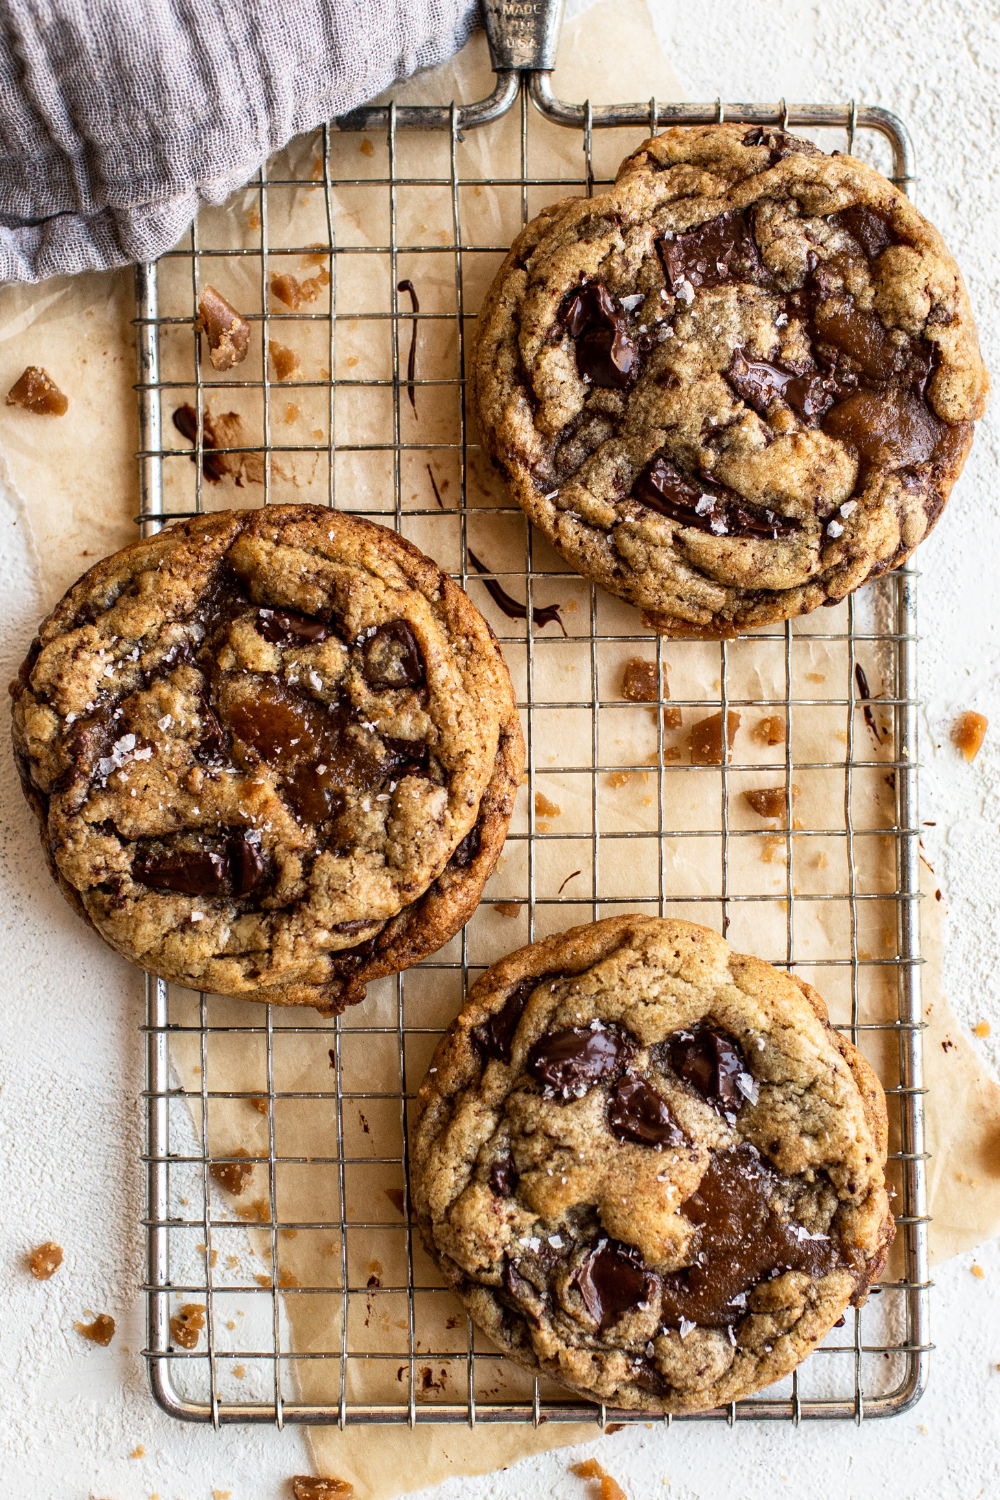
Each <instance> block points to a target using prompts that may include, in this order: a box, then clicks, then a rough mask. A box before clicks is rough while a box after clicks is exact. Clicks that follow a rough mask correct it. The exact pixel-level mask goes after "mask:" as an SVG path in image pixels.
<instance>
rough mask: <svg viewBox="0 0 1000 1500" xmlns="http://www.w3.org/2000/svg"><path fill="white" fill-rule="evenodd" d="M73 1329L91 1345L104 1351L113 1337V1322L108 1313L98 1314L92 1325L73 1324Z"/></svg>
mask: <svg viewBox="0 0 1000 1500" xmlns="http://www.w3.org/2000/svg"><path fill="white" fill-rule="evenodd" d="M73 1327H74V1328H75V1329H76V1331H77V1333H79V1334H81V1335H82V1337H83V1338H85V1339H89V1340H90V1342H91V1343H92V1344H99V1345H100V1347H101V1348H102V1349H106V1348H107V1347H108V1345H109V1344H110V1343H111V1340H112V1339H113V1338H114V1336H115V1320H114V1318H113V1317H112V1316H111V1314H110V1313H98V1314H97V1317H96V1318H95V1319H94V1321H93V1322H92V1323H74V1324H73Z"/></svg>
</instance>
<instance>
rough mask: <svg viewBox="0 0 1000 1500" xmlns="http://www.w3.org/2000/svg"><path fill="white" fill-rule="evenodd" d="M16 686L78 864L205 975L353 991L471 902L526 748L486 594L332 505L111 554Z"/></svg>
mask: <svg viewBox="0 0 1000 1500" xmlns="http://www.w3.org/2000/svg"><path fill="white" fill-rule="evenodd" d="M11 693H12V695H13V698H14V747H15V752H16V756H17V762H18V767H19V769H20V773H21V780H22V785H23V787H24V790H25V793H26V795H27V797H28V799H29V801H30V802H31V804H32V806H33V807H34V809H35V811H36V813H37V814H38V819H39V822H40V824H41V830H42V840H43V843H44V846H45V850H46V853H47V855H48V858H49V862H50V865H51V867H52V871H53V874H54V875H55V877H56V879H57V880H58V882H59V885H60V887H61V888H62V890H63V893H64V894H65V895H66V896H67V898H68V899H69V900H70V902H71V903H72V905H73V906H74V907H75V908H76V909H77V911H79V912H80V913H81V914H82V915H83V916H84V917H86V918H87V919H88V920H89V921H90V922H91V923H92V924H93V925H94V927H96V928H97V930H98V932H99V933H100V934H101V936H102V937H103V938H105V939H106V940H107V942H109V943H110V944H111V945H112V947H114V948H116V949H117V950H118V952H119V953H122V954H124V956H125V957H126V958H129V959H131V960H132V961H133V962H134V963H136V964H139V965H140V967H141V968H143V969H147V970H149V971H150V972H151V973H153V974H159V975H161V976H162V977H163V978H165V979H170V980H173V981H175V982H176V983H178V984H183V985H188V986H189V987H191V988H192V989H203V990H211V991H214V992H216V993H220V994H224V995H244V996H246V997H248V998H250V999H255V1000H273V1001H277V1002H278V1003H280V1004H287V1005H306V1004H308V1005H315V1006H317V1007H318V1008H319V1009H320V1010H324V1011H327V1012H335V1011H339V1010H342V1009H343V1007H344V1006H345V1005H347V1004H350V1003H353V1002H355V1001H357V1000H360V999H361V998H362V996H363V994H364V987H365V984H366V982H367V981H368V980H369V979H372V978H375V977H376V976H378V975H381V974H388V973H393V972H395V971H396V970H398V969H405V968H407V967H409V965H411V964H414V963H416V962H417V961H418V960H419V959H420V958H422V957H424V956H425V955H427V954H428V953H431V952H433V951H434V950H435V949H437V948H439V947H440V946H441V944H442V943H444V942H446V941H447V939H448V938H450V937H451V936H452V935H453V933H455V932H456V931H457V930H458V928H459V927H460V926H461V925H462V923H463V922H465V921H466V920H467V919H468V918H469V916H470V915H471V914H472V912H473V910H474V909H475V907H476V904H477V902H478V900H479V896H480V893H481V891H482V888H483V884H484V882H485V880H486V878H487V876H488V875H489V874H490V871H491V870H492V869H493V866H494V864H495V863H496V860H497V857H498V855H499V852H500V849H501V848H502V846H503V841H504V837H505V835H506V831H507V824H508V822H509V820H510V814H511V810H512V807H513V801H514V795H515V791H516V788H517V785H518V782H519V780H520V776H521V771H522V768H523V762H524V744H523V740H522V738H521V730H520V724H519V721H518V715H517V709H516V706H515V702H514V696H513V690H512V687H511V682H510V677H509V675H508V672H507V668H506V666H505V664H504V660H503V656H502V655H501V652H500V648H499V646H498V645H497V642H496V639H495V637H494V636H493V633H492V631H491V630H490V628H489V626H488V625H487V624H486V622H485V621H484V620H483V619H482V617H481V615H480V614H479V612H478V611H477V610H476V609H475V608H474V606H473V605H472V603H471V602H470V600H469V599H468V597H467V596H466V595H465V594H464V593H463V592H462V590H461V589H460V588H459V587H458V586H457V585H456V584H454V583H452V582H451V580H450V579H449V578H448V577H446V575H445V574H444V573H442V572H441V570H440V569H439V568H438V567H437V566H436V564H434V563H433V562H431V561H430V559H429V558H427V557H424V556H423V554H422V553H420V552H418V551H417V549H416V548H415V547H414V546H412V545H411V544H410V543H409V542H407V541H405V540H403V538H401V537H399V536H397V535H396V534H395V533H394V532H391V531H387V530H386V529H385V528H384V527H382V526H375V525H372V524H371V523H370V522H368V521H363V520H359V519H356V518H353V517H350V516H346V515H343V514H340V513H338V512H336V511H330V510H327V509H325V508H323V507H321V506H315V505H274V506H269V507H267V508H265V509H263V510H246V511H225V512H222V513H221V514H217V515H212V516H202V517H198V518H197V519H194V520H190V521H185V522H184V523H183V525H179V526H174V527H171V528H170V529H169V530H166V531H162V532H160V534H159V535H158V536H156V537H154V538H152V539H151V540H149V541H142V542H136V543H135V544H134V545H133V546H131V547H126V548H125V550H124V551H122V552H118V553H116V554H115V556H114V557H109V558H106V559H105V561H104V562H101V563H98V564H97V566H96V567H94V568H91V569H90V571H89V572H88V573H86V574H85V575H84V577H83V578H81V579H80V581H79V582H78V583H77V584H75V585H74V586H73V588H72V589H70V591H69V593H68V594H67V595H66V597H65V598H64V599H63V600H62V602H61V603H60V604H59V605H57V607H56V609H55V610H54V611H53V612H52V614H51V615H50V616H49V618H48V619H47V620H46V621H45V622H44V624H43V625H42V626H41V629H40V630H39V634H38V639H37V640H36V641H35V642H34V644H33V645H32V648H31V651H30V652H29V654H28V657H27V660H26V661H25V662H24V665H23V666H22V668H21V673H20V676H19V678H18V680H17V681H16V682H14V683H13V684H12V686H11Z"/></svg>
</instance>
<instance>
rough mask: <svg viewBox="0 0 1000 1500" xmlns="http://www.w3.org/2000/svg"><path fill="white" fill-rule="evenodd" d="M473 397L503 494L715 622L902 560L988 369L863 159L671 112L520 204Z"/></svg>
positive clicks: (962, 443)
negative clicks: (681, 121)
mask: <svg viewBox="0 0 1000 1500" xmlns="http://www.w3.org/2000/svg"><path fill="white" fill-rule="evenodd" d="M469 377H470V397H471V404H472V407H473V410H474V412H475V415H476V418H477V422H478V426H479V430H480V433H481V435H482V439H483V444H484V447H485V449H486V451H487V453H488V454H489V456H490V457H491V458H492V459H493V461H494V462H495V463H496V464H497V466H498V467H499V468H500V470H501V472H502V473H503V475H504V477H505V478H506V480H507V482H508V485H509V487H510V489H511V491H512V494H513V496H514V499H515V500H516V502H517V503H518V504H519V505H520V506H521V507H522V509H523V510H524V511H525V512H526V514H527V515H528V517H529V519H530V520H531V522H532V523H533V524H534V525H536V526H537V527H538V528H539V529H540V530H541V531H542V532H543V534H544V535H545V537H546V538H547V540H548V541H549V542H550V543H551V544H552V546H554V547H555V548H556V550H557V551H559V552H560V553H561V555H562V556H563V557H564V558H565V559H566V561H567V562H568V563H569V564H570V565H571V566H573V567H575V568H576V569H577V570H578V571H579V572H580V573H582V574H583V575H584V576H585V577H587V578H590V579H593V580H594V581H595V582H597V583H599V584H601V585H603V586H604V587H605V588H607V589H609V590H610V591H611V592H612V593H615V594H618V595H619V596H620V597H621V598H623V599H625V600H626V601H628V602H629V603H631V604H633V605H635V606H637V607H638V608H639V609H640V610H641V611H642V619H643V623H644V624H646V625H648V626H649V627H650V628H652V629H654V630H657V631H660V632H662V633H665V634H667V635H678V636H690V635H693V636H694V637H696V638H701V639H729V638H732V637H733V636H734V634H738V632H739V631H740V630H742V629H746V628H749V627H753V626H758V625H763V624H767V623H769V622H771V621H777V620H785V619H794V618H796V617H797V616H799V615H801V614H805V613H807V612H808V611H810V610H813V609H816V608H818V607H819V606H821V605H824V604H836V603H837V602H839V601H840V600H841V599H843V598H845V597H846V596H847V595H848V594H850V593H851V592H852V590H854V589H856V588H858V587H859V586H860V585H861V584H863V583H865V582H867V581H868V580H869V579H871V578H876V577H879V576H881V575H882V574H883V573H885V572H886V571H887V570H888V569H891V568H894V567H897V566H898V565H899V564H900V563H901V562H902V561H903V560H904V559H905V558H907V557H908V556H909V555H910V554H911V553H912V552H913V550H914V549H915V547H916V546H917V545H918V544H919V542H920V541H922V540H923V538H924V537H925V536H926V535H927V534H928V533H929V532H930V530H931V528H932V527H933V526H934V524H935V523H936V521H937V519H938V517H939V516H940V514H941V512H942V510H943V508H944V505H945V502H946V501H947V498H948V495H949V493H950V491H951V489H952V486H953V484H954V482H955V480H956V478H957V476H958V474H959V473H960V472H961V469H962V465H963V464H964V462H965V459H966V457H967V455H968V452H969V449H970V445H971V441H972V428H973V423H974V422H975V421H976V420H978V418H980V417H981V416H982V415H983V413H984V411H985V409H986V402H987V396H988V391H989V379H988V376H987V374H986V370H985V367H984V365H983V362H982V359H981V356H980V353H979V347H978V339H977V335H976V330H975V325H974V321H973V317H972V311H971V308H970V305H969V300H968V296H967V294H966V291H965V287H964V285H963V283H962V279H961V276H960V274H959V272H958V268H957V267H956V265H955V263H954V261H953V260H952V258H951V256H950V255H949V253H948V251H947V249H946V248H945V246H944V244H943V243H942V241H941V237H940V235H938V233H937V231H936V230H935V229H933V227H932V226H931V225H930V224H928V222H927V221H926V219H924V218H923V217H922V215H921V214H919V213H918V212H917V210H916V209H915V208H914V207H913V205H912V204H911V203H910V202H908V200H907V199H906V198H905V197H904V195H903V194H902V193H901V192H900V191H899V190H898V189H897V188H896V187H895V186H894V185H893V183H891V182H890V181H888V180H887V179H886V178H884V177H882V176H881V175H880V174H879V173H878V172H876V171H875V170H874V169H873V168H872V167H870V166H868V165H867V164H866V163H864V162H861V161H859V160H857V159H855V158H853V157H849V156H844V155H843V154H842V153H839V152H834V153H833V154H832V155H830V156H828V155H825V154H824V153H823V152H822V151H820V150H819V149H818V148H817V147H816V146H814V145H813V144H812V143H811V142H809V141H806V140H802V139H798V138H796V137H795V136H792V135H790V134H788V132H787V131H779V130H764V131H761V130H757V129H755V130H751V131H748V130H746V129H745V128H744V127H743V126H741V125H736V124H725V123H716V124H711V125H689V126H676V127H673V128H671V129H667V130H665V131H663V132H662V133H660V134H659V135H657V136H656V137H655V138H653V139H651V140H647V141H645V142H643V143H642V144H641V145H640V146H639V147H638V148H637V149H636V150H635V151H634V152H633V153H632V154H631V155H630V156H629V157H628V158H627V159H626V160H625V161H624V162H623V163H622V165H621V167H620V169H619V171H618V175H617V178H616V180H615V182H614V184H613V185H611V186H610V187H609V188H607V189H606V190H605V191H604V192H602V193H600V194H597V195H596V196H592V197H589V198H586V199H582V198H576V199H563V200H562V201H561V202H559V203H556V204H554V205H552V206H551V207H549V208H546V209H543V210H542V211H541V212H540V213H539V215H538V216H537V217H536V218H535V219H533V220H532V222H531V223H529V224H527V225H525V227H524V229H523V230H522V231H521V233H520V234H519V235H518V237H517V240H516V241H515V243H514V245H513V246H512V247H511V250H510V253H509V255H508V256H507V257H506V259H505V260H504V262H503V265H502V266H501V267H500V269H499V271H498V272H497V275H496V277H495V279H494V282H493V285H492V286H491V288H490V290H489V292H488V293H487V296H486V298H485V300H484V302H483V306H482V311H481V313H480V316H479V320H478V323H477V327H476V332H475V338H474V343H473V348H472V354H471V358H470V361H469Z"/></svg>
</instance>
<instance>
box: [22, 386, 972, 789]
mask: <svg viewBox="0 0 1000 1500" xmlns="http://www.w3.org/2000/svg"><path fill="white" fill-rule="evenodd" d="M8 399H9V398H8ZM988 725H989V720H988V719H987V717H986V715H985V714H977V713H975V712H973V710H971V709H970V710H969V712H968V713H965V714H963V715H962V717H961V718H960V719H959V720H958V723H957V724H956V725H955V728H954V731H953V734H952V738H953V740H954V741H955V744H956V745H957V746H958V748H959V750H961V752H962V754H963V755H964V756H965V758H966V760H975V758H976V756H977V755H978V754H979V752H980V750H981V749H982V744H983V740H984V739H985V738H986V729H987V726H988Z"/></svg>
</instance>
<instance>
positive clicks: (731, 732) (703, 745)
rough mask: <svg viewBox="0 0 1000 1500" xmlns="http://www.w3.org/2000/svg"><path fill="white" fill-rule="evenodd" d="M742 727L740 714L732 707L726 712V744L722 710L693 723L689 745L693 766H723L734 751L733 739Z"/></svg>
mask: <svg viewBox="0 0 1000 1500" xmlns="http://www.w3.org/2000/svg"><path fill="white" fill-rule="evenodd" d="M739 727H740V716H739V714H738V713H737V712H736V710H735V709H733V708H731V709H730V710H729V711H728V713H727V714H726V744H725V748H723V744H722V712H721V710H720V712H719V713H717V714H710V715H709V716H708V718H707V719H699V720H698V722H697V724H692V725H691V733H690V734H689V736H688V747H689V749H690V752H691V764H692V765H693V766H721V765H722V763H723V761H724V760H726V761H728V760H729V757H730V755H731V754H732V752H733V741H734V740H735V739H736V731H737V730H738V729H739Z"/></svg>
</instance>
